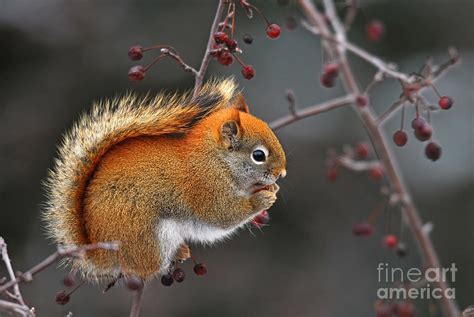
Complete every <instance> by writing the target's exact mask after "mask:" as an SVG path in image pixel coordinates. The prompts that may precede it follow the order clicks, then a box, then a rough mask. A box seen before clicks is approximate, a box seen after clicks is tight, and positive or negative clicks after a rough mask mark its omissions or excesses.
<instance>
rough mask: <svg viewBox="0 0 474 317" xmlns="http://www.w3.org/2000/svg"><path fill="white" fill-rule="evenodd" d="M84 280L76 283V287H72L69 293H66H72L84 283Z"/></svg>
mask: <svg viewBox="0 0 474 317" xmlns="http://www.w3.org/2000/svg"><path fill="white" fill-rule="evenodd" d="M84 283H85V281H82V282H81V283H79V284H77V286H76V287H74V288H73V289H72V290H70V291H69V293H67V295H69V296H70V295H72V294H73V293H74V292H75V291H77V290H78V289H79V288H80V287H81V286H82V285H84Z"/></svg>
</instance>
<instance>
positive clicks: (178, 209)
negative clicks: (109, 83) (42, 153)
mask: <svg viewBox="0 0 474 317" xmlns="http://www.w3.org/2000/svg"><path fill="white" fill-rule="evenodd" d="M285 163H286V159H285V153H284V151H283V149H282V146H281V145H280V142H279V141H278V139H277V138H276V136H275V135H274V134H273V132H272V130H271V129H270V128H269V127H268V125H267V124H266V123H265V122H263V121H262V120H260V119H257V118H256V117H254V116H252V115H251V114H249V111H248V107H247V104H246V103H245V101H244V99H243V97H242V95H241V93H240V92H238V91H237V87H236V84H235V83H234V82H233V81H232V80H224V81H211V82H210V83H208V84H206V85H205V86H204V87H202V88H201V90H200V91H199V93H198V94H197V96H194V97H192V94H189V93H188V94H184V95H177V94H175V95H172V96H166V95H163V94H160V95H158V96H157V97H155V98H139V97H136V96H134V95H127V96H125V97H122V98H116V99H113V100H106V101H103V102H99V103H96V104H95V105H94V106H93V108H92V111H91V112H90V113H89V114H86V115H84V116H82V117H81V119H80V120H79V121H78V122H77V123H76V124H75V125H74V127H73V128H72V130H71V131H70V132H69V133H67V134H66V135H65V136H64V139H63V142H62V144H61V146H60V147H59V158H58V159H57V160H56V162H55V166H54V168H53V169H52V170H51V171H50V174H49V178H48V180H47V192H48V202H47V207H46V208H45V211H44V213H43V218H44V220H45V222H46V228H47V231H48V233H49V235H50V237H51V238H53V239H54V240H55V242H56V243H58V244H61V245H84V244H89V243H96V242H108V241H118V242H119V243H120V247H119V250H118V251H117V252H114V251H110V250H92V251H87V253H86V254H85V256H84V257H83V258H75V259H71V260H70V261H71V265H72V269H73V270H74V271H78V272H80V273H81V274H82V275H83V277H84V278H85V279H87V280H90V281H101V280H106V281H110V280H114V279H117V278H119V277H120V276H127V275H134V276H138V277H139V278H141V279H143V280H145V281H146V280H149V279H151V278H153V277H154V276H157V275H162V274H166V273H167V271H168V269H169V267H170V264H171V263H172V261H173V260H174V259H175V258H176V257H179V256H180V254H179V252H181V250H183V249H186V242H198V243H203V244H212V243H214V242H216V241H219V240H222V239H224V238H226V237H229V236H230V235H232V234H233V233H234V232H235V231H236V230H237V229H238V228H240V227H242V226H243V225H245V224H246V223H248V222H249V221H251V220H252V219H253V217H255V215H256V214H258V213H259V212H262V211H263V210H267V209H269V208H270V207H271V206H272V205H273V203H274V202H275V200H276V193H277V191H278V189H279V187H278V185H277V184H276V181H277V179H278V178H279V177H284V176H285V174H286V169H285ZM183 252H184V251H183Z"/></svg>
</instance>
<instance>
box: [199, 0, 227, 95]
mask: <svg viewBox="0 0 474 317" xmlns="http://www.w3.org/2000/svg"><path fill="white" fill-rule="evenodd" d="M218 1H219V4H218V5H217V10H216V15H215V17H214V22H212V26H211V31H210V34H209V40H208V41H207V47H206V52H205V53H204V57H203V59H202V62H201V67H199V71H198V72H197V74H196V75H195V77H196V78H195V82H194V93H193V95H194V96H196V94H197V92H198V91H199V89H200V88H201V86H202V82H203V80H204V75H205V74H206V71H207V67H208V66H209V62H210V60H211V50H212V46H213V45H214V33H216V32H217V28H218V27H219V21H220V20H221V17H222V13H223V12H224V7H225V4H226V2H227V1H226V0H218Z"/></svg>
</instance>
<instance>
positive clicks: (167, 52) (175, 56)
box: [161, 48, 198, 76]
mask: <svg viewBox="0 0 474 317" xmlns="http://www.w3.org/2000/svg"><path fill="white" fill-rule="evenodd" d="M161 53H162V54H164V55H167V56H169V57H171V58H172V59H174V60H175V61H176V62H177V63H178V64H179V65H180V66H181V67H182V68H183V69H184V70H185V71H187V72H190V73H192V74H193V75H194V76H198V71H197V70H195V69H194V68H193V67H191V66H189V65H188V64H186V63H185V62H184V61H183V59H182V58H181V56H179V55H178V54H177V53H176V52H173V51H171V50H170V49H168V48H162V49H161Z"/></svg>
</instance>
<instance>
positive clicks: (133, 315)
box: [130, 286, 144, 317]
mask: <svg viewBox="0 0 474 317" xmlns="http://www.w3.org/2000/svg"><path fill="white" fill-rule="evenodd" d="M143 289H144V287H143V286H142V287H140V288H139V289H138V290H136V291H134V294H133V303H132V309H131V311H130V317H138V316H139V315H140V307H141V304H142V299H143Z"/></svg>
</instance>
